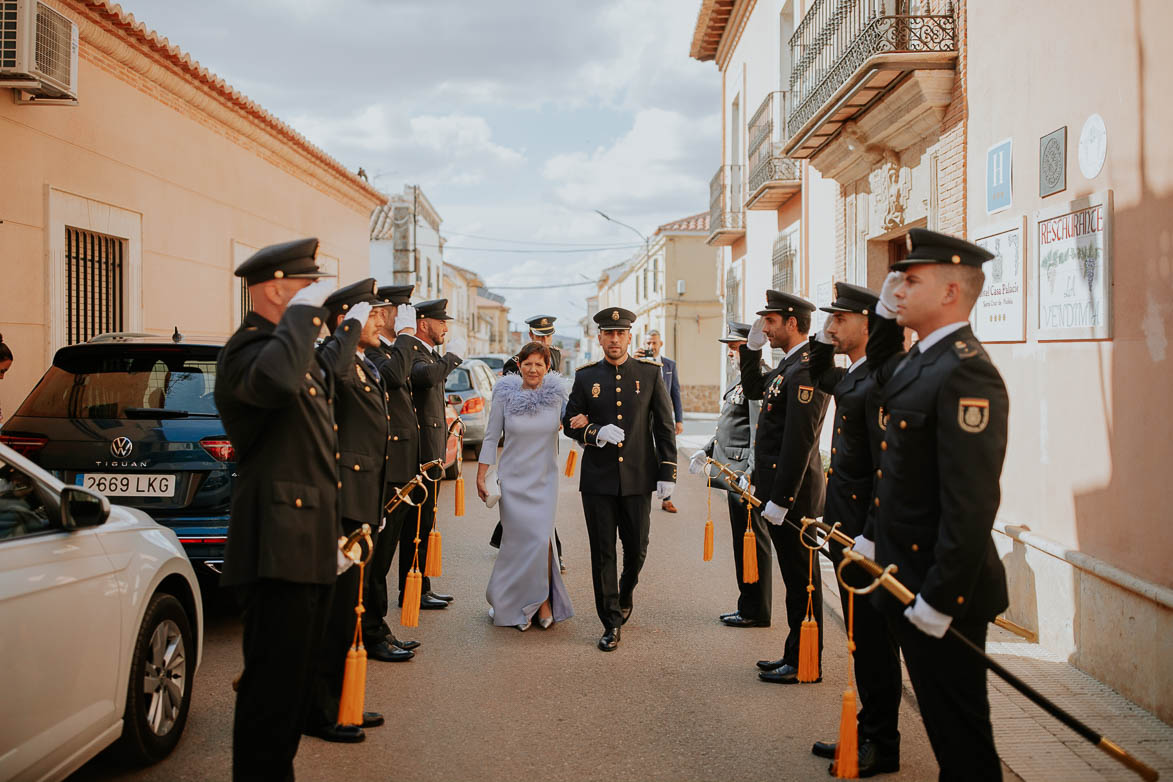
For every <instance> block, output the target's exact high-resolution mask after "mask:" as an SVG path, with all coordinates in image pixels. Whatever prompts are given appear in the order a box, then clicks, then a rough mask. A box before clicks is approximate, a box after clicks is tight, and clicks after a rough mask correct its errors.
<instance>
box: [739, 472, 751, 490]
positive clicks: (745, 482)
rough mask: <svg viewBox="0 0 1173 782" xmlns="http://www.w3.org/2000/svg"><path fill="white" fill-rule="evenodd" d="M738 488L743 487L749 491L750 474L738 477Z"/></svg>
mask: <svg viewBox="0 0 1173 782" xmlns="http://www.w3.org/2000/svg"><path fill="white" fill-rule="evenodd" d="M737 488H739V489H741V490H742V491H749V476H748V475H742V476H741V477H740V478H738V479H737Z"/></svg>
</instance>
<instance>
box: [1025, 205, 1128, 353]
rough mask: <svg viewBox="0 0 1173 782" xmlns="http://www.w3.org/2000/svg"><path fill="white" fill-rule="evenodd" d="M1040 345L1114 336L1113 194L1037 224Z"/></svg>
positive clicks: (1044, 216) (1046, 214)
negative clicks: (1051, 341) (1047, 341)
mask: <svg viewBox="0 0 1173 782" xmlns="http://www.w3.org/2000/svg"><path fill="white" fill-rule="evenodd" d="M1035 236H1036V240H1037V243H1036V247H1037V249H1038V251H1037V252H1036V253H1035V258H1036V259H1037V261H1036V266H1035V269H1036V280H1035V290H1036V291H1038V332H1039V333H1038V337H1039V339H1040V340H1064V339H1109V338H1111V336H1112V330H1111V327H1112V313H1111V305H1112V191H1110V190H1109V191H1105V192H1103V193H1097V194H1095V195H1092V196H1088V197H1087V198H1081V199H1079V200H1078V201H1073V202H1071V203H1069V204H1067V205H1066V206H1061V207H1055V208H1052V209H1048V210H1044V211H1041V212H1039V213H1038V214H1037V216H1036V221H1035Z"/></svg>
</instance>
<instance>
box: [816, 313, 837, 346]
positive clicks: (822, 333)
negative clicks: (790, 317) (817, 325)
mask: <svg viewBox="0 0 1173 782" xmlns="http://www.w3.org/2000/svg"><path fill="white" fill-rule="evenodd" d="M827 320H830V318H827ZM815 342H822V343H823V344H824V345H832V344H834V343H833V342H832V341H831V338H830V337H829V336H827V324H826V323H824V324H823V327H822V328H821V329H819V333H818V334H815Z"/></svg>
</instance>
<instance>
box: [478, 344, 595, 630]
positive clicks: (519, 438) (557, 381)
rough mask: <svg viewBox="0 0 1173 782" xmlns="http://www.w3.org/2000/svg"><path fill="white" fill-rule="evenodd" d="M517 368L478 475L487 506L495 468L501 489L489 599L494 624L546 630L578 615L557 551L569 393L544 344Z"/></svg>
mask: <svg viewBox="0 0 1173 782" xmlns="http://www.w3.org/2000/svg"><path fill="white" fill-rule="evenodd" d="M517 361H518V367H519V369H520V370H521V374H520V375H506V376H505V377H503V378H502V379H501V380H499V381H498V382H497V385H496V386H494V387H493V401H492V407H491V409H490V411H489V425H488V428H487V429H486V431H485V440H484V443H483V444H482V445H481V455H480V459H479V462H480V463H479V465H478V468H477V494H478V495H479V496H480V498H481V499H482V500H487V499H488V497H489V492H488V490H487V488H486V486H485V476H486V474H487V473H488V471H489V467H490V466H491V465H492V464H494V463H497V480H498V482H499V483H500V486H501V499H500V503H499V507H500V508H501V527H502V535H501V551H500V552H499V553H498V554H497V561H496V563H495V564H494V565H493V575H492V576H490V578H489V586H488V588H487V589H486V590H485V597H486V598H487V599H488V601H489V605H490V606H492V607H491V608H490V609H489V615H490V616H491V617H492V618H493V624H495V625H498V626H501V627H510V626H512V627H516V628H517V629H518V630H526V629H528V628H529V626H530V622H531V621H533V620H534V618H535V617H536V618H537V621H538V625H539V626H540V627H542V628H543V629H545V628H548V627H549V626H550V625H552V624H553V623H554V622H561V621H562V620H564V619H569V618H570V617H571V616H573V615H574V609H573V608H571V605H570V596H569V595H568V594H567V592H566V586H565V585H564V584H563V583H562V574H561V573H560V571H559V568H558V555H557V551H556V549H555V548H554V514H555V511H556V509H557V504H558V464H557V444H558V431H559V422H560V421H561V420H562V411H563V410H564V409H565V407H566V396H567V393H568V391H569V388H568V386H567V384H566V383H565V381H563V380H562V378H561V377H560V376H558V375H556V374H553V373H550V372H549V369H550V351H549V349H548V348H546V347H545V346H544V345H542V344H541V343H538V342H531V343H529V344H528V345H526V346H525V347H524V348H522V350H521V352H520V353H518V357H517ZM502 434H504V435H505V447H504V448H503V449H502V450H501V458H500V461H499V462H498V460H497V442H498V441H499V440H500V439H501V435H502Z"/></svg>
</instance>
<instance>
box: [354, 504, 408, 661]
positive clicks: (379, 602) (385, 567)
mask: <svg viewBox="0 0 1173 782" xmlns="http://www.w3.org/2000/svg"><path fill="white" fill-rule="evenodd" d="M398 488H400V486H399V485H398V484H395V485H389V489H398ZM388 496H391V492H390V491H388ZM409 515H410V517H411V525H412V537H413V538H414V537H415V508H413V507H411V506H410V505H408V504H407V503H406V502H402V503H400V504H399V505H398V506H397V507H396V508H395V510H393V511H391V513H390V514H388V515H387V526H386V527H384V528H383V531H382V532H380V533H379V535H378V537H376V538H375V553H374V554H372V555H371V561H370V562H368V563H367V567H366V580H367V581H366V585H365V587H364V592H363V607H364V608H366V611H365V612H364V613H363V615H362V636H363V644H365V645H366V646H368V647H371V646H376V645H378V644H379V643H381V642H383V641H390V640H391V639H392V638H394V637H395V633H393V632H392V631H391V626H390V625H389V624H387V613H388V611H389V607H390V600H389V599H388V597H387V595H388V594H389V593H388V591H387V574H388V573H390V572H391V561H392V560H393V559H395V550H396V549H398V548H399V536H400V534H401V533H402V532H403V523H404V521H405V520H406V519H407V518H408V516H409ZM404 550H405V551H406V550H408V549H404Z"/></svg>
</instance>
